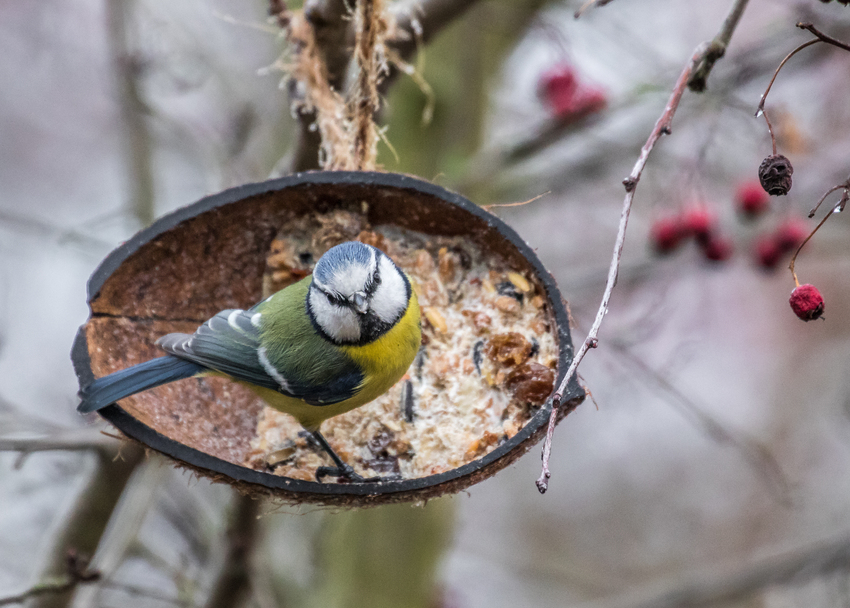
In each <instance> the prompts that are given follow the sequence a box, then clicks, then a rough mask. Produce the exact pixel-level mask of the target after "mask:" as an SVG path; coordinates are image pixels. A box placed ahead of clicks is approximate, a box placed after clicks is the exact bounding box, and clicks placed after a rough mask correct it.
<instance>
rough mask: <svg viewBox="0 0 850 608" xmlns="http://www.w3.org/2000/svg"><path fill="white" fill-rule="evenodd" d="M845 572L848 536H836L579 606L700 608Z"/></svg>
mask: <svg viewBox="0 0 850 608" xmlns="http://www.w3.org/2000/svg"><path fill="white" fill-rule="evenodd" d="M848 568H850V536H848V535H846V534H844V535H836V536H835V537H834V538H831V539H827V540H824V541H821V542H818V543H812V544H807V545H805V546H798V547H794V548H790V549H784V550H781V551H776V550H773V551H771V552H770V553H763V554H762V555H760V556H757V557H755V558H754V559H751V560H747V561H746V562H744V563H735V564H732V565H730V566H726V567H722V568H713V569H709V570H706V569H705V568H703V569H700V570H699V571H698V572H695V573H693V574H692V575H690V576H688V575H682V574H677V575H675V576H674V577H672V578H670V579H669V580H666V581H661V582H660V583H654V584H650V585H647V586H646V587H644V588H641V589H630V590H629V592H628V593H626V594H625V595H623V596H621V597H617V598H614V599H607V598H606V599H602V600H598V601H594V602H589V603H587V604H580V608H686V607H687V608H700V607H710V606H727V605H733V604H734V605H738V604H740V603H741V602H742V600H744V599H745V598H747V597H750V596H752V595H753V594H755V593H757V592H759V591H761V590H763V589H766V588H768V587H771V586H775V585H782V584H788V583H791V582H793V583H796V584H800V583H802V582H803V581H806V580H811V579H813V578H815V577H820V576H823V575H825V574H827V573H829V572H835V571H844V572H846V571H847V569H848Z"/></svg>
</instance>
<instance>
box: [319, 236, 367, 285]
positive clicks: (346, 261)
mask: <svg viewBox="0 0 850 608" xmlns="http://www.w3.org/2000/svg"><path fill="white" fill-rule="evenodd" d="M378 255H379V252H378V250H377V249H375V248H374V247H372V246H371V245H366V244H365V243H360V242H359V241H349V242H347V243H342V244H340V245H336V246H335V247H331V248H330V249H329V250H328V251H327V253H325V255H323V256H322V257H321V259H319V262H318V263H317V264H316V268H315V269H314V270H313V276H314V277H315V278H317V279H318V280H319V281H320V282H322V283H324V284H326V285H327V284H330V283H332V282H333V280H334V277H335V276H339V274H340V273H341V272H345V271H346V269H347V268H349V267H350V266H352V265H358V266H362V267H365V268H368V267H369V265H370V264H371V262H372V259H373V256H376V257H377V256H378Z"/></svg>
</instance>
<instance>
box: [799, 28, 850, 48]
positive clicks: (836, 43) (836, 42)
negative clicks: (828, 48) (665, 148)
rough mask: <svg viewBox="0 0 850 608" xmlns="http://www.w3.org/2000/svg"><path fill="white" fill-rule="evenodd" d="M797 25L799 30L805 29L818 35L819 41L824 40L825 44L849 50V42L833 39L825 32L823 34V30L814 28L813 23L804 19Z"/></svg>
mask: <svg viewBox="0 0 850 608" xmlns="http://www.w3.org/2000/svg"><path fill="white" fill-rule="evenodd" d="M797 27H798V28H800V29H801V30H806V31H808V32H811V33H812V34H814V35H815V36H817V37H818V39H819V40H820V41H821V42H826V43H827V44H831V45H833V46H837V47H838V48H840V49H844V50H845V51H850V44H846V43H844V42H841V41H840V40H836V39H835V38H833V37H832V36H827V35H826V34H824V33H823V32H821V31H820V30H819V29H818V28H816V27H815V26H814V25H812V24H811V23H808V22H805V21H801V22H799V23H798V24H797Z"/></svg>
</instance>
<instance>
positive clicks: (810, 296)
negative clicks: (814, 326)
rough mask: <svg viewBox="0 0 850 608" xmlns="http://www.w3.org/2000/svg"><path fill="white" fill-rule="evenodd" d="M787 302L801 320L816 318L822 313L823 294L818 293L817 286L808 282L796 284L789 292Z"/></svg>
mask: <svg viewBox="0 0 850 608" xmlns="http://www.w3.org/2000/svg"><path fill="white" fill-rule="evenodd" d="M789 302H790V304H791V310H793V311H794V314H795V315H797V316H798V317H800V318H801V319H802V320H803V321H811V320H812V319H817V318H818V317H820V316H821V315H822V314H823V296H821V295H820V292H819V291H818V288H817V287H815V286H814V285H811V284H809V283H806V284H805V285H798V286H797V287H796V288H795V289H794V291H792V292H791V299H790V300H789Z"/></svg>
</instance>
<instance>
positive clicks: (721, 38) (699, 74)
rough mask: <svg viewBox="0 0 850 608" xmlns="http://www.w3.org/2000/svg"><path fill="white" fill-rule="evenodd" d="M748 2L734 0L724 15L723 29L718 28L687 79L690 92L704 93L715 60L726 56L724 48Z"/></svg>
mask: <svg viewBox="0 0 850 608" xmlns="http://www.w3.org/2000/svg"><path fill="white" fill-rule="evenodd" d="M748 2H749V0H736V2H735V4H733V5H732V10H731V11H729V14H728V15H726V20H725V21H724V22H723V27H721V28H720V32H719V33H718V34H717V36H715V37H714V39H713V40H712V41H711V42H710V43H709V45H708V50H707V51H706V53H705V55H703V57H702V59H700V62H699V65H697V67H696V69H695V70H694V73H693V74H691V77H690V79H688V88H689V89H690V90H691V91H693V92H695V93H702V92H703V91H705V89H706V86H708V85H707V83H706V80H708V75H709V74H711V70H712V69H713V68H714V64H715V63H717V60H718V59H720V58H721V57H723V55H725V54H726V48H727V47H728V46H729V42H730V41H731V40H732V34H734V33H735V28H736V27H738V22H739V21H740V20H741V16H742V15H743V14H744V10H745V9H746V8H747V3H748Z"/></svg>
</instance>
